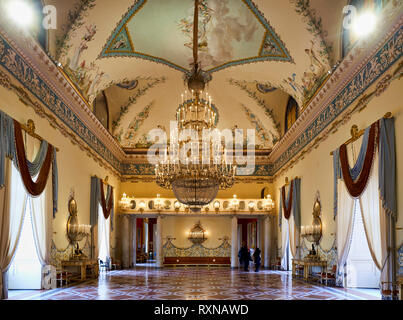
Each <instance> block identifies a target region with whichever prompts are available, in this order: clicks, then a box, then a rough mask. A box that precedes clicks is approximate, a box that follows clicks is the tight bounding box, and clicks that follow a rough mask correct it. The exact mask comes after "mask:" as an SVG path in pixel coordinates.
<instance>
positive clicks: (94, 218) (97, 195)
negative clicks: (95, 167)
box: [90, 177, 100, 226]
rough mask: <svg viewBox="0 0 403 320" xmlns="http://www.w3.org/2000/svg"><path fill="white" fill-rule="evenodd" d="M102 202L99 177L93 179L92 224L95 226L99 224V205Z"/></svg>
mask: <svg viewBox="0 0 403 320" xmlns="http://www.w3.org/2000/svg"><path fill="white" fill-rule="evenodd" d="M99 201H100V181H99V179H98V178H97V177H91V194H90V224H91V226H95V225H96V224H97V223H98V204H99Z"/></svg>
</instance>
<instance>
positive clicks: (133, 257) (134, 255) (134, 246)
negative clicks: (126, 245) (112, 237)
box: [130, 217, 137, 267]
mask: <svg viewBox="0 0 403 320" xmlns="http://www.w3.org/2000/svg"><path fill="white" fill-rule="evenodd" d="M130 220H131V225H130V230H131V234H132V236H131V239H130V257H131V261H130V262H131V263H130V264H131V266H132V267H134V266H135V265H136V259H137V218H136V217H132V218H131V219H130Z"/></svg>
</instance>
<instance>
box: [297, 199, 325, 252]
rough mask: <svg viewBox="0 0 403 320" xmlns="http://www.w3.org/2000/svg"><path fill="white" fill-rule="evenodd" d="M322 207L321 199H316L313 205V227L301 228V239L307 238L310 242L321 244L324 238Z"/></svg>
mask: <svg viewBox="0 0 403 320" xmlns="http://www.w3.org/2000/svg"><path fill="white" fill-rule="evenodd" d="M320 213H321V205H320V201H319V198H317V199H316V201H315V203H314V205H313V212H312V215H313V220H312V225H310V226H302V227H301V237H304V238H306V239H307V240H308V241H309V242H314V243H316V245H318V244H319V241H320V239H321V238H322V220H321V219H320Z"/></svg>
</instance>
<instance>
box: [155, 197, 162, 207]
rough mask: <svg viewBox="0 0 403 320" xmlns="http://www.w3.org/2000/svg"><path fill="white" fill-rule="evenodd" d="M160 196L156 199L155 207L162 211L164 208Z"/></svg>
mask: <svg viewBox="0 0 403 320" xmlns="http://www.w3.org/2000/svg"><path fill="white" fill-rule="evenodd" d="M160 196H161V195H160V194H157V198H156V199H155V207H156V208H157V210H158V211H161V207H162V200H161V198H160Z"/></svg>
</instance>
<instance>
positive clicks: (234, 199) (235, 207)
mask: <svg viewBox="0 0 403 320" xmlns="http://www.w3.org/2000/svg"><path fill="white" fill-rule="evenodd" d="M231 204H232V208H233V209H234V211H237V210H238V207H239V200H238V199H237V195H236V194H234V197H233V199H232V200H231Z"/></svg>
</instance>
